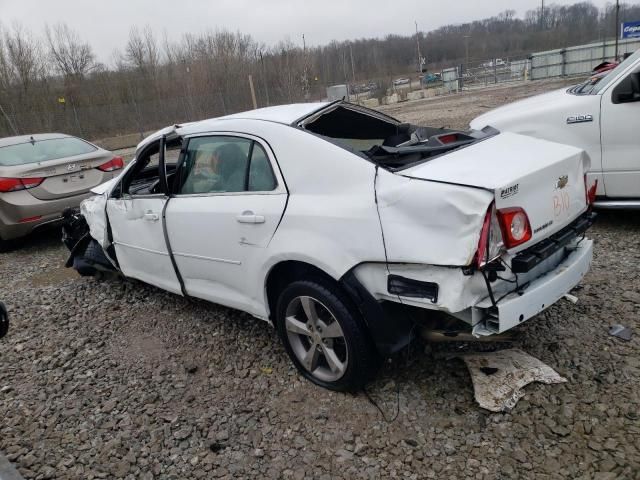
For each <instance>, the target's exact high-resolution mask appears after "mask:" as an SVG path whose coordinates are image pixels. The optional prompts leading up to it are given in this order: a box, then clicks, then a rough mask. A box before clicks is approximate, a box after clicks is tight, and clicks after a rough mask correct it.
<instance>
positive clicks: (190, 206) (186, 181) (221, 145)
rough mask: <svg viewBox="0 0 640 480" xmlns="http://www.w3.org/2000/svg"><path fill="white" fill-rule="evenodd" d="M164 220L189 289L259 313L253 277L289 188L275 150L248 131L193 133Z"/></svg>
mask: <svg viewBox="0 0 640 480" xmlns="http://www.w3.org/2000/svg"><path fill="white" fill-rule="evenodd" d="M174 192H175V195H174V196H173V197H172V198H171V200H170V201H169V204H168V206H167V211H166V222H167V231H168V238H169V243H170V245H171V250H172V252H173V255H174V258H175V261H176V265H177V268H178V271H179V272H180V275H181V277H182V279H183V281H184V286H185V290H186V292H187V294H188V295H190V296H194V297H199V298H203V299H206V300H209V301H212V302H215V303H220V304H223V305H227V306H230V307H233V308H238V309H241V310H245V311H249V312H252V313H255V314H260V313H259V312H260V308H261V304H262V303H263V302H262V301H261V299H260V298H258V295H256V294H255V293H254V294H252V292H250V291H249V288H248V285H249V284H250V282H249V281H248V279H250V278H253V276H254V275H255V274H256V271H257V269H258V268H259V266H260V265H261V259H262V258H263V252H264V249H265V248H266V247H267V245H268V244H269V241H270V240H271V238H272V237H273V234H274V233H275V231H276V228H277V226H278V223H279V222H280V218H281V217H282V214H283V212H284V209H285V205H286V202H287V190H286V188H285V185H284V181H283V179H282V177H281V174H280V171H279V169H278V166H277V163H276V161H275V157H274V155H273V152H272V151H271V150H270V148H269V146H268V145H267V144H266V143H265V142H264V141H262V140H260V139H258V138H255V137H251V136H249V135H246V136H244V135H239V134H233V135H229V134H220V135H207V136H202V137H194V138H191V139H189V140H188V144H187V146H186V149H185V154H184V158H183V161H182V163H181V164H180V166H179V167H178V172H177V174H176V182H175V185H174Z"/></svg>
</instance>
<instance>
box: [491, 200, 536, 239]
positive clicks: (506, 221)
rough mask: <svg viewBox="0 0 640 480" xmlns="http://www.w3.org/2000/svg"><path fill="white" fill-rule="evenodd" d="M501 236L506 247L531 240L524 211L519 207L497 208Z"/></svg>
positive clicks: (531, 233) (529, 226)
mask: <svg viewBox="0 0 640 480" xmlns="http://www.w3.org/2000/svg"><path fill="white" fill-rule="evenodd" d="M498 221H499V222H500V228H501V229H502V238H503V239H504V243H505V245H506V247H507V248H513V247H517V246H518V245H522V244H523V243H525V242H528V241H529V240H531V237H532V235H533V232H532V231H531V224H530V223H529V217H527V214H526V212H525V211H524V210H523V209H522V208H520V207H512V208H503V209H501V210H498Z"/></svg>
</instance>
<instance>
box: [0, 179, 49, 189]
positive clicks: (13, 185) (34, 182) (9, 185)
mask: <svg viewBox="0 0 640 480" xmlns="http://www.w3.org/2000/svg"><path fill="white" fill-rule="evenodd" d="M43 181H44V178H41V177H37V178H36V177H34V178H4V177H0V192H2V193H7V192H17V191H18V190H27V189H29V188H34V187H37V186H38V185H40V184H41V183H42V182H43Z"/></svg>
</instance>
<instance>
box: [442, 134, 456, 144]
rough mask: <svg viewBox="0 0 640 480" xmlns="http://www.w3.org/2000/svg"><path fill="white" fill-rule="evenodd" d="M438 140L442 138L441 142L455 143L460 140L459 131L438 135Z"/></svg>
mask: <svg viewBox="0 0 640 480" xmlns="http://www.w3.org/2000/svg"><path fill="white" fill-rule="evenodd" d="M438 140H440V143H444V144H445V145H446V144H448V143H454V142H457V141H458V134H457V133H448V134H446V135H440V136H439V137H438Z"/></svg>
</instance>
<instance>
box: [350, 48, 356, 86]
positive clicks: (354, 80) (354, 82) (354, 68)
mask: <svg viewBox="0 0 640 480" xmlns="http://www.w3.org/2000/svg"><path fill="white" fill-rule="evenodd" d="M351 46H352V44H351V42H349V55H350V56H351V76H352V77H353V85H354V87H355V84H356V67H355V64H354V63H353V48H351Z"/></svg>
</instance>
